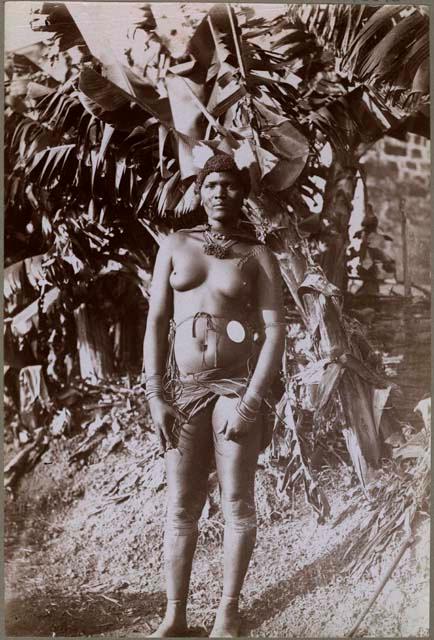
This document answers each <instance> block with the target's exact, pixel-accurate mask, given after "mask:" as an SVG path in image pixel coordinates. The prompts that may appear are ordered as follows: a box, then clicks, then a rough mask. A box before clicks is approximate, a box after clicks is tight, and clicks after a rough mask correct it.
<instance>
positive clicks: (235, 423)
mask: <svg viewBox="0 0 434 640" xmlns="http://www.w3.org/2000/svg"><path fill="white" fill-rule="evenodd" d="M257 261H258V262H257V264H258V274H257V281H256V282H257V290H256V300H257V306H258V315H259V320H260V322H261V324H262V325H263V328H264V334H265V338H264V341H263V343H262V347H261V350H260V352H259V356H258V360H257V363H256V367H255V370H254V372H253V375H252V377H251V379H250V382H249V385H248V387H247V389H246V391H245V393H244V396H243V398H242V400H241V403H240V404H239V407H238V409H237V413H236V415H234V416H233V419H232V420H230V421H229V423H228V425H227V427H226V431H225V438H226V439H227V440H235V441H236V440H237V437H239V436H240V435H243V434H244V433H246V432H247V431H248V430H249V428H250V425H251V424H252V423H253V422H255V421H254V419H253V418H254V416H255V412H257V411H258V410H259V408H260V406H261V403H262V399H263V397H264V396H265V395H266V393H267V390H268V389H269V388H270V385H271V383H272V382H273V379H274V378H275V376H276V374H277V372H278V370H279V365H280V363H281V360H282V355H283V350H284V348H285V315H284V308H283V296H282V276H281V275H280V269H279V265H278V262H277V259H276V258H275V256H274V254H273V253H272V252H271V251H270V249H268V248H267V247H264V248H263V250H261V251H259V252H258V255H257ZM243 415H244V416H245V417H246V419H244V420H243V417H242V416H243Z"/></svg>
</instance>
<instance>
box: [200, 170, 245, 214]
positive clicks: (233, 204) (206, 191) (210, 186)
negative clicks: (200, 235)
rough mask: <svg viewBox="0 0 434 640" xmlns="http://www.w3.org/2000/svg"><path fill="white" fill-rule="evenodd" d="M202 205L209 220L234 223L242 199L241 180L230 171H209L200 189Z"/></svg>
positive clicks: (239, 211)
mask: <svg viewBox="0 0 434 640" xmlns="http://www.w3.org/2000/svg"><path fill="white" fill-rule="evenodd" d="M200 197H201V201H202V206H203V208H204V209H205V211H206V214H207V216H208V221H209V222H212V221H214V222H219V223H227V224H236V223H237V222H238V219H239V217H240V213H241V206H242V204H243V200H244V188H243V184H242V183H241V180H240V179H239V177H237V175H236V174H235V173H232V172H231V171H214V172H213V173H209V174H208V175H207V176H206V178H205V180H204V181H203V184H202V186H201V189H200Z"/></svg>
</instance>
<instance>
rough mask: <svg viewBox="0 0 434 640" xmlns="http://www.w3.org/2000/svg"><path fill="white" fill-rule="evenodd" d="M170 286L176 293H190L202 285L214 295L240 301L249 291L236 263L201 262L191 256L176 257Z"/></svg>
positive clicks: (209, 259) (224, 261) (192, 253)
mask: <svg viewBox="0 0 434 640" xmlns="http://www.w3.org/2000/svg"><path fill="white" fill-rule="evenodd" d="M169 282H170V286H171V287H172V288H173V289H175V291H180V292H181V291H190V290H192V289H196V288H198V287H200V286H201V285H206V288H207V290H208V291H209V292H210V293H212V294H214V295H220V296H225V297H227V298H234V299H237V300H240V299H241V298H242V297H243V296H244V295H246V294H247V293H248V292H249V291H250V287H249V280H248V278H247V274H246V273H245V271H242V270H241V269H239V268H238V267H237V260H235V259H234V260H219V259H217V258H208V259H207V260H206V261H204V260H203V258H202V256H197V255H195V254H194V252H191V253H190V254H188V253H187V255H183V256H177V257H176V260H174V263H173V271H172V273H171V274H170V277H169Z"/></svg>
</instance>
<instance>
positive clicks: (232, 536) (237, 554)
mask: <svg viewBox="0 0 434 640" xmlns="http://www.w3.org/2000/svg"><path fill="white" fill-rule="evenodd" d="M255 541H256V529H255V528H249V529H246V530H237V529H234V528H232V527H231V526H228V525H226V526H225V534H224V569H223V595H222V598H221V601H220V604H219V607H218V609H217V614H216V618H215V621H214V627H213V629H212V631H211V634H210V637H213V638H218V637H220V638H235V637H238V635H239V631H240V615H239V596H240V592H241V589H242V586H243V583H244V578H245V575H246V573H247V569H248V566H249V562H250V558H251V557H252V552H253V548H254V546H255Z"/></svg>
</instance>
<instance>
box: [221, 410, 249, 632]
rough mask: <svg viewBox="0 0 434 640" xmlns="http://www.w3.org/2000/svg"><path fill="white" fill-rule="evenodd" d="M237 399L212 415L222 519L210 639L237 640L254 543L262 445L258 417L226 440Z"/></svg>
mask: <svg viewBox="0 0 434 640" xmlns="http://www.w3.org/2000/svg"><path fill="white" fill-rule="evenodd" d="M236 404H237V399H236V398H235V399H234V398H221V399H220V400H219V401H217V403H216V405H215V409H214V413H213V429H214V444H215V453H216V466H217V473H218V477H219V482H220V489H221V498H222V508H223V513H224V518H225V535H224V545H223V547H224V570H223V595H222V599H221V602H220V605H219V607H218V610H217V615H216V619H215V622H214V627H213V630H212V632H211V637H237V636H238V635H239V627H240V616H239V612H238V600H239V595H240V592H241V589H242V586H243V583H244V578H245V575H246V573H247V569H248V566H249V562H250V558H251V556H252V552H253V548H254V546H255V541H256V514H255V497H254V483H255V471H256V464H257V460H258V454H259V449H260V443H261V434H262V422H261V416H258V421H257V423H256V424H255V425H252V429H251V431H250V433H249V434H247V435H245V436H244V437H243V439H242V440H241V439H240V442H239V443H235V442H232V441H227V440H225V439H224V436H223V435H222V425H224V424H225V421H227V420H228V419H230V418H231V416H232V415H233V414H234V412H235V409H236Z"/></svg>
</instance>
